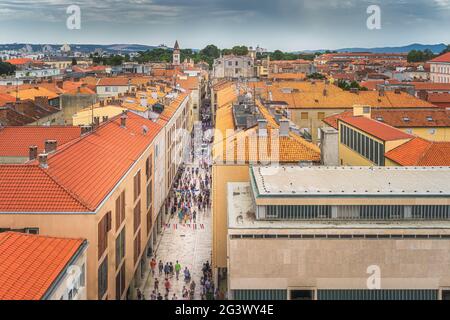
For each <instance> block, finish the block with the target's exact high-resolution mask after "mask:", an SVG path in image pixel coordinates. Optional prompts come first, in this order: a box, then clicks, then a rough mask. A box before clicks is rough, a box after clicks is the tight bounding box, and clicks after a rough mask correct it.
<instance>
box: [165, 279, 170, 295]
mask: <svg viewBox="0 0 450 320" xmlns="http://www.w3.org/2000/svg"><path fill="white" fill-rule="evenodd" d="M164 287H165V288H166V294H169V291H170V287H171V286H170V281H169V279H168V278H166V281H165V282H164Z"/></svg>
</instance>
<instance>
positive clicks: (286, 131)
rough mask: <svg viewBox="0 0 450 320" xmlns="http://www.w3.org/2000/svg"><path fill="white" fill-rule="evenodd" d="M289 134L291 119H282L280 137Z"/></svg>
mask: <svg viewBox="0 0 450 320" xmlns="http://www.w3.org/2000/svg"><path fill="white" fill-rule="evenodd" d="M287 136H289V120H287V119H280V137H287Z"/></svg>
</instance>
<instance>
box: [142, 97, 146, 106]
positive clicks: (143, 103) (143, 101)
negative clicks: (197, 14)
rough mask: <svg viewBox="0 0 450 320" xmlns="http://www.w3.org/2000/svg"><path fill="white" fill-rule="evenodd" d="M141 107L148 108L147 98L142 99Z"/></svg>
mask: <svg viewBox="0 0 450 320" xmlns="http://www.w3.org/2000/svg"><path fill="white" fill-rule="evenodd" d="M141 107H144V108H147V97H145V96H142V97H141Z"/></svg>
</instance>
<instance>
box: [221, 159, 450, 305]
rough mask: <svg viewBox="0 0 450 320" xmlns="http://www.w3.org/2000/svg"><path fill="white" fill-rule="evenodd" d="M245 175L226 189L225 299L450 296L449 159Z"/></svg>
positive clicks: (267, 169)
mask: <svg viewBox="0 0 450 320" xmlns="http://www.w3.org/2000/svg"><path fill="white" fill-rule="evenodd" d="M249 175H250V182H236V183H228V185H227V188H226V192H225V193H224V194H226V197H227V219H226V224H227V226H228V230H227V236H226V237H227V252H226V260H227V268H228V285H229V295H230V297H231V298H233V299H237V300H242V299H290V300H299V299H301V300H304V299H317V300H328V299H334V300H340V299H345V300H366V299H394V300H401V299H408V300H422V299H449V298H450V269H449V268H448V266H449V263H450V254H449V253H450V188H449V184H448V181H449V179H450V169H449V168H448V167H446V168H438V167H426V168H425V167H414V168H386V167H384V168H368V167H298V166H254V167H251V168H250V170H249Z"/></svg>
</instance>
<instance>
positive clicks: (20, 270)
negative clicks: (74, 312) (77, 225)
mask: <svg viewBox="0 0 450 320" xmlns="http://www.w3.org/2000/svg"><path fill="white" fill-rule="evenodd" d="M84 244H86V241H85V240H82V239H66V238H53V237H46V236H40V235H30V234H24V233H17V232H5V233H0V300H40V299H42V298H43V297H44V295H45V294H46V293H47V292H48V290H49V289H50V288H51V286H52V285H53V284H54V283H55V281H56V280H57V279H58V276H59V275H60V274H61V273H62V272H64V271H65V268H66V267H68V264H69V263H70V261H71V259H72V258H73V257H74V256H75V255H76V253H77V252H78V251H79V250H80V249H81V248H82V247H83V246H84Z"/></svg>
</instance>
